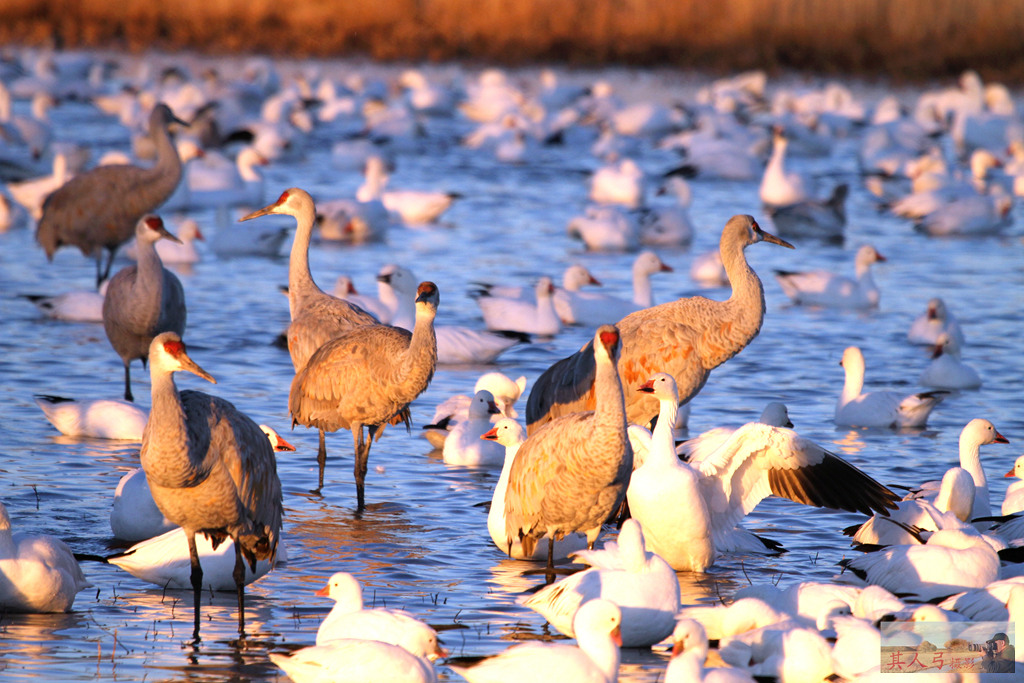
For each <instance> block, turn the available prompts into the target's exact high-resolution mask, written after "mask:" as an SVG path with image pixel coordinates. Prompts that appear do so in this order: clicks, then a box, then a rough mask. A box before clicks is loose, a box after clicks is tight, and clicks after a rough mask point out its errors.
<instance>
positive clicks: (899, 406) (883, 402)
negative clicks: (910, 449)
mask: <svg viewBox="0 0 1024 683" xmlns="http://www.w3.org/2000/svg"><path fill="white" fill-rule="evenodd" d="M839 364H840V365H842V366H843V369H844V370H845V372H846V382H845V383H844V384H843V391H842V393H840V394H839V400H838V401H837V402H836V412H835V422H836V424H837V425H839V426H851V427H895V428H903V427H911V428H921V427H924V426H925V423H926V422H927V421H928V416H929V415H930V414H931V412H932V409H934V408H935V406H937V405H938V404H939V403H940V402H942V400H943V399H944V398H946V396H948V395H949V392H948V391H927V392H922V393H917V394H910V395H904V394H901V393H898V392H895V391H871V392H868V393H864V354H863V353H861V350H860V349H859V348H857V347H856V346H848V347H846V349H845V350H844V351H843V359H842V360H841V361H840V362H839Z"/></svg>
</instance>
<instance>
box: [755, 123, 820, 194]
mask: <svg viewBox="0 0 1024 683" xmlns="http://www.w3.org/2000/svg"><path fill="white" fill-rule="evenodd" d="M788 145H789V138H787V137H786V133H785V132H784V131H783V129H782V127H781V126H776V127H775V129H774V131H773V133H772V156H771V158H770V159H769V160H768V165H767V166H765V169H764V175H763V176H761V188H760V195H761V201H762V202H763V203H764V204H765V205H767V206H789V205H791V204H799V203H800V202H804V201H807V200H809V199H814V194H813V193H812V191H811V185H812V183H811V180H810V178H807V177H804V176H802V175H800V174H799V173H797V172H795V171H788V170H787V169H786V148H787V147H788Z"/></svg>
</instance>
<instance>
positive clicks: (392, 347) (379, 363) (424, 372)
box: [288, 282, 440, 510]
mask: <svg viewBox="0 0 1024 683" xmlns="http://www.w3.org/2000/svg"><path fill="white" fill-rule="evenodd" d="M439 301H440V294H439V292H438V290H437V286H436V285H435V284H434V283H433V282H421V283H420V285H419V287H418V288H417V290H416V323H415V325H414V326H413V330H412V332H411V333H410V332H409V331H408V330H404V329H402V328H400V327H392V326H390V325H362V326H360V327H356V328H355V329H353V330H352V331H350V332H347V333H345V334H343V335H341V336H340V337H335V338H334V339H332V340H331V341H329V342H327V343H326V344H324V345H323V346H321V347H320V348H319V349H318V350H317V351H316V353H314V354H313V356H312V357H311V358H310V359H309V362H308V363H306V365H305V366H304V367H303V368H302V369H301V370H299V371H298V372H297V373H296V375H295V378H294V379H293V380H292V388H291V392H290V393H289V395H288V410H289V412H291V414H292V424H293V425H294V424H296V423H297V424H302V425H306V426H307V427H316V428H317V429H320V430H321V434H322V433H323V432H324V431H331V432H333V431H335V430H338V429H342V428H344V429H350V430H352V437H353V439H354V440H355V467H354V472H355V480H356V500H357V509H358V510H362V509H363V508H365V506H366V502H365V496H364V493H363V484H364V482H365V481H366V469H367V461H368V459H369V457H370V445H371V444H372V443H373V440H374V439H375V438H378V437H379V436H380V432H381V431H382V430H383V429H384V426H385V425H386V424H389V423H393V420H394V419H395V417H396V416H397V415H401V414H408V406H409V404H410V403H411V402H412V401H413V399H415V398H416V397H417V396H419V395H420V394H422V393H423V392H424V391H425V390H426V388H427V385H428V384H429V383H430V380H431V378H432V377H433V376H434V369H435V367H436V366H437V338H436V337H435V336H434V317H435V316H436V315H437V305H438V302H439ZM407 425H408V423H407ZM363 427H366V428H367V432H368V436H364V432H363ZM323 443H324V442H323V437H322V436H321V440H320V445H321V448H323ZM325 459H326V453H324V460H325ZM324 460H321V461H320V462H321V467H320V485H321V486H323V476H324V473H323V465H322V463H323V462H324Z"/></svg>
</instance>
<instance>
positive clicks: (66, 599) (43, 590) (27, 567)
mask: <svg viewBox="0 0 1024 683" xmlns="http://www.w3.org/2000/svg"><path fill="white" fill-rule="evenodd" d="M0 576H2V577H3V581H0V610H2V611H4V612H28V613H32V614H38V613H50V612H70V611H71V606H72V604H74V602H75V596H76V595H77V594H78V592H79V591H81V590H83V589H85V588H88V587H89V586H90V585H91V584H90V583H89V582H88V581H87V580H86V578H85V575H84V574H82V569H81V568H80V567H79V566H78V562H77V561H76V560H75V556H74V555H73V554H72V552H71V549H70V548H69V547H68V546H67V545H66V544H65V543H64V541H62V540H60V539H59V538H55V537H54V536H46V535H42V534H26V533H14V532H12V531H11V518H10V516H9V515H8V514H7V507H6V506H5V505H4V504H3V503H2V502H0Z"/></svg>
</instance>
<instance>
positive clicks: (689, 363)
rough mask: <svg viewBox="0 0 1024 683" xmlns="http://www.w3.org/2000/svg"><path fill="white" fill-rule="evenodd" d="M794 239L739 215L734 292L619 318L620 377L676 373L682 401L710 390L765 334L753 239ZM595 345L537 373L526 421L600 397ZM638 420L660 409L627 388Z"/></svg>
mask: <svg viewBox="0 0 1024 683" xmlns="http://www.w3.org/2000/svg"><path fill="white" fill-rule="evenodd" d="M758 242H771V243H772V244H778V245H780V246H783V247H788V248H790V249H792V248H793V245H791V244H789V243H788V242H786V241H784V240H781V239H779V238H778V237H775V236H774V235H772V234H769V233H767V232H764V231H763V230H761V227H760V226H759V225H758V224H757V221H755V220H754V218H753V217H752V216H747V215H736V216H733V217H732V218H730V219H729V221H728V222H727V223H726V224H725V228H724V229H723V230H722V238H721V240H720V242H719V250H720V252H721V254H722V263H723V264H724V265H725V269H726V272H727V273H728V274H729V282H730V283H731V284H732V296H730V297H729V299H728V300H726V301H713V300H711V299H706V298H704V297H702V296H693V297H688V298H685V299H677V300H676V301H671V302H668V303H664V304H661V305H659V306H654V307H652V308H646V309H644V310H641V311H637V312H636V313H631V314H629V315H627V316H626V317H625V318H623V319H622V320H620V321H619V322H618V323H617V326H618V328H619V331H620V333H621V335H622V359H621V361H620V362H619V375H620V377H621V379H622V384H623V385H625V386H636V385H637V384H638V383H640V382H642V381H644V380H646V379H647V378H648V377H649V376H650V375H651V374H653V373H655V372H667V373H669V374H671V375H672V376H673V377H675V378H676V382H677V384H678V387H679V401H680V403H681V404H682V403H686V402H687V401H689V400H690V399H691V398H693V397H694V396H695V395H696V394H697V392H699V391H700V390H701V388H703V386H704V383H705V382H707V379H708V375H709V374H710V373H711V371H712V370H713V369H715V368H716V367H718V366H719V365H721V364H722V363H724V362H725V361H727V360H729V359H730V358H732V357H733V356H735V355H736V354H737V353H739V352H740V351H742V350H743V349H744V347H746V345H747V344H749V343H750V342H751V340H753V338H754V337H756V336H757V333H758V332H759V331H760V330H761V323H762V322H763V320H764V287H763V286H762V285H761V280H760V279H759V278H758V277H757V274H756V273H755V272H754V271H753V269H752V268H751V267H750V265H749V264H747V260H746V258H745V257H744V254H743V250H744V249H745V248H746V247H748V246H750V245H751V244H756V243H758ZM593 353H594V352H593V349H592V348H591V344H587V345H586V346H585V347H583V348H582V349H581V350H580V351H578V352H576V353H574V354H573V355H571V356H568V357H567V358H563V359H562V360H560V361H558V362H556V363H555V364H554V365H552V366H551V367H549V368H548V369H547V370H545V371H544V373H543V374H542V375H541V376H540V377H539V378H538V379H537V381H536V382H535V383H534V385H533V390H532V391H531V392H530V398H529V400H528V401H527V405H526V424H527V430H528V432H530V433H532V432H533V431H534V430H536V429H537V427H539V426H540V425H542V424H544V423H545V422H547V421H549V420H552V419H554V418H556V417H558V416H560V415H566V414H568V413H572V412H575V411H579V410H591V409H593V407H594V403H595V397H594V392H593V391H592V390H591V387H592V386H593V383H594V375H595V363H594V360H593ZM626 393H627V395H626V414H627V417H628V419H629V421H630V422H633V423H636V424H647V423H648V422H650V419H651V418H652V417H653V416H654V415H657V413H658V404H657V401H656V400H655V399H654V398H652V397H650V395H649V394H644V393H640V392H633V391H631V392H626Z"/></svg>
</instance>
